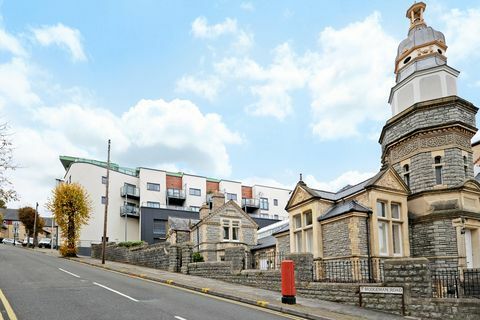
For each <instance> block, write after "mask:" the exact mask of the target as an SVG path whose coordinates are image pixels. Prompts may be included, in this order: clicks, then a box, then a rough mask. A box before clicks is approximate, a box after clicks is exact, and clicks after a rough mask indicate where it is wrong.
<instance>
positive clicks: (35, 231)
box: [27, 202, 38, 248]
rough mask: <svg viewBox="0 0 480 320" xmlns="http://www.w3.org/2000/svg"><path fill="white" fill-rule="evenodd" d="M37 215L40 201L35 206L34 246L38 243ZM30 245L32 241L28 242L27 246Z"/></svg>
mask: <svg viewBox="0 0 480 320" xmlns="http://www.w3.org/2000/svg"><path fill="white" fill-rule="evenodd" d="M37 216H38V202H37V205H36V206H35V218H34V219H33V248H35V245H36V244H37ZM28 246H30V243H27V247H28Z"/></svg>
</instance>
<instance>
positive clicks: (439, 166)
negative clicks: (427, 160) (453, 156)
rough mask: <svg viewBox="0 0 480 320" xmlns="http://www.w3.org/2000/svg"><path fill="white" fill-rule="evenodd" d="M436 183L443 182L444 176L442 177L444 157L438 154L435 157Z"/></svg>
mask: <svg viewBox="0 0 480 320" xmlns="http://www.w3.org/2000/svg"><path fill="white" fill-rule="evenodd" d="M435 183H436V184H442V183H443V177H442V157H440V156H436V157H435Z"/></svg>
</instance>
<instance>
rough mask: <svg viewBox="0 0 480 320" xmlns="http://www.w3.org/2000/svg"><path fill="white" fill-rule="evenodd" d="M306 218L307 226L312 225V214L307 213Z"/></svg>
mask: <svg viewBox="0 0 480 320" xmlns="http://www.w3.org/2000/svg"><path fill="white" fill-rule="evenodd" d="M304 217H305V226H310V225H312V212H307V213H305V214H304Z"/></svg>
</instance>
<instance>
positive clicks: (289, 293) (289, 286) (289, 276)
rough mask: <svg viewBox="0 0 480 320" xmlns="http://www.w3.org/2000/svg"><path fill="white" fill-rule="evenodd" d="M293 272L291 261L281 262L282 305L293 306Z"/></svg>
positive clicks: (294, 301) (294, 300)
mask: <svg viewBox="0 0 480 320" xmlns="http://www.w3.org/2000/svg"><path fill="white" fill-rule="evenodd" d="M295 294H296V292H295V270H294V264H293V261H292V260H284V261H282V303H286V304H295V303H296V299H295Z"/></svg>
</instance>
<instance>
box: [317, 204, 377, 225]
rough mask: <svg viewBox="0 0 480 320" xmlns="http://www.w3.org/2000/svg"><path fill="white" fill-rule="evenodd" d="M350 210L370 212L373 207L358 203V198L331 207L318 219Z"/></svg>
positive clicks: (335, 215) (321, 219)
mask: <svg viewBox="0 0 480 320" xmlns="http://www.w3.org/2000/svg"><path fill="white" fill-rule="evenodd" d="M349 212H363V213H367V214H370V213H372V209H370V208H368V207H366V206H364V205H362V204H360V203H358V202H357V201H356V200H350V201H345V202H340V203H337V204H336V205H334V206H333V207H331V208H330V209H329V210H328V211H327V212H326V213H325V214H323V215H321V216H320V217H318V219H317V221H324V220H328V219H330V218H333V217H337V216H340V215H343V214H345V213H349Z"/></svg>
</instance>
